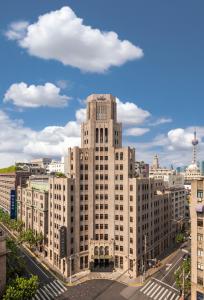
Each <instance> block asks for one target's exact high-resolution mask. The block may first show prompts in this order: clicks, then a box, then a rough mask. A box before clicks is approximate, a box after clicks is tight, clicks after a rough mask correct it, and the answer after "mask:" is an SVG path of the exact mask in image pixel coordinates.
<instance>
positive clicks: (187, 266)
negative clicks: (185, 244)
mask: <svg viewBox="0 0 204 300" xmlns="http://www.w3.org/2000/svg"><path fill="white" fill-rule="evenodd" d="M190 271H191V261H190V259H187V260H185V261H184V262H183V263H182V265H181V266H180V268H179V269H178V270H177V271H176V272H175V281H176V285H177V287H178V288H179V289H181V290H182V289H183V276H184V283H185V284H184V289H185V294H187V293H188V292H189V291H190V288H191V279H190Z"/></svg>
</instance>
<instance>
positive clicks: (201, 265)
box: [197, 262, 203, 271]
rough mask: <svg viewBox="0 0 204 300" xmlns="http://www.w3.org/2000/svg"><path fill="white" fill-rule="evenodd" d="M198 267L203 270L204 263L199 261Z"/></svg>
mask: <svg viewBox="0 0 204 300" xmlns="http://www.w3.org/2000/svg"><path fill="white" fill-rule="evenodd" d="M197 269H198V270H200V271H203V264H202V263H200V262H198V263H197Z"/></svg>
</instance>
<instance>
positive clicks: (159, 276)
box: [130, 241, 190, 300]
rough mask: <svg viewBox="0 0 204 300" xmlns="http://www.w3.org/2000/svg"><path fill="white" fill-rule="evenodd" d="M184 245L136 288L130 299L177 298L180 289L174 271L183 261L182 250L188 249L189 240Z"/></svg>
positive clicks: (172, 299)
mask: <svg viewBox="0 0 204 300" xmlns="http://www.w3.org/2000/svg"><path fill="white" fill-rule="evenodd" d="M185 244H186V247H185V248H184V249H185V250H183V249H180V250H179V251H178V253H177V254H176V255H175V256H174V257H173V258H171V259H170V260H169V261H168V264H166V265H165V266H163V267H162V268H161V269H160V270H159V271H158V272H157V273H155V274H154V276H152V277H151V278H150V279H149V280H148V281H147V282H146V283H145V285H144V286H142V287H140V288H139V289H137V290H136V291H135V292H134V293H133V295H132V296H131V298H130V300H150V299H151V300H152V299H153V300H178V299H179V298H180V297H179V295H180V291H179V289H178V288H177V286H176V282H175V276H174V273H175V271H176V270H178V268H179V267H180V265H181V263H182V262H183V256H184V254H185V252H184V251H186V250H187V251H190V241H188V242H187V243H185Z"/></svg>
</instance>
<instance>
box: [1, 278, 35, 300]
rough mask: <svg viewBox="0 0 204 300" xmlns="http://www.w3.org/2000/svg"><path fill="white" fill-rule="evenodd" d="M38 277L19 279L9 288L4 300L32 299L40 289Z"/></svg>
mask: <svg viewBox="0 0 204 300" xmlns="http://www.w3.org/2000/svg"><path fill="white" fill-rule="evenodd" d="M38 285H39V281H38V277H37V276H32V277H30V278H23V277H17V278H16V279H15V280H14V281H13V282H12V283H11V284H10V285H8V286H7V289H6V292H5V295H4V296H3V300H28V299H31V298H32V297H33V296H34V295H35V294H36V291H37V289H38Z"/></svg>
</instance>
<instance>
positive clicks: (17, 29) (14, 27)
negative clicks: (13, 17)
mask: <svg viewBox="0 0 204 300" xmlns="http://www.w3.org/2000/svg"><path fill="white" fill-rule="evenodd" d="M28 26H29V23H28V22H26V21H18V22H13V23H11V24H10V26H9V30H8V31H7V32H6V36H7V38H8V39H9V40H20V39H21V38H22V37H23V36H25V34H26V30H27V28H28Z"/></svg>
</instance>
